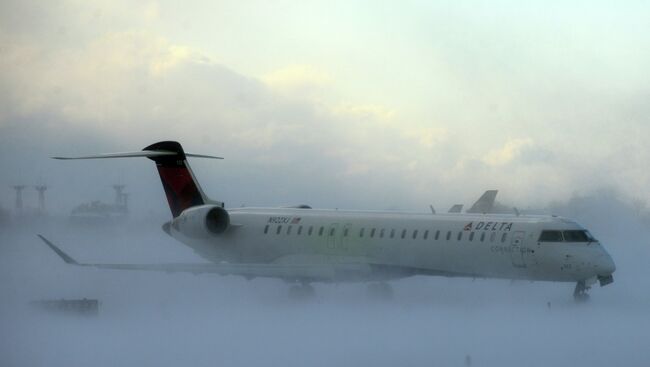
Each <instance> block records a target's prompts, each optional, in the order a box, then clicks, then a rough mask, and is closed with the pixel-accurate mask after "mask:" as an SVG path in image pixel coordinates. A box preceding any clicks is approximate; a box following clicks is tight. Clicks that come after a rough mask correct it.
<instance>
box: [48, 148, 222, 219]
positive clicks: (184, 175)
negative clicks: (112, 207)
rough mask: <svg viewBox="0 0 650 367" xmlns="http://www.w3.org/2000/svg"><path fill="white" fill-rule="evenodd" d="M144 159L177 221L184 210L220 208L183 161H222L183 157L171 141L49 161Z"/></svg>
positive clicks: (198, 156) (213, 157) (185, 154)
mask: <svg viewBox="0 0 650 367" xmlns="http://www.w3.org/2000/svg"><path fill="white" fill-rule="evenodd" d="M133 157H146V158H149V159H151V160H152V161H154V162H156V167H157V168H158V174H159V175H160V180H161V182H162V185H163V188H164V190H165V195H166V196H167V202H168V203H169V209H170V210H171V212H172V215H173V216H174V218H175V217H177V216H178V215H180V214H181V212H182V211H183V210H185V209H187V208H190V207H193V206H198V205H204V204H216V205H220V206H222V207H223V206H224V205H223V203H222V202H218V201H213V200H210V199H209V198H208V197H207V196H206V195H205V194H204V193H203V190H202V189H201V186H200V185H199V183H198V181H197V180H196V178H195V177H194V174H193V173H192V169H191V168H190V165H189V163H188V162H187V157H197V158H212V159H223V158H221V157H215V156H209V155H203V154H192V153H185V151H184V150H183V147H182V146H181V145H180V144H179V143H178V142H175V141H161V142H158V143H155V144H151V145H149V146H148V147H146V148H144V149H143V150H142V151H138V152H123V153H108V154H98V155H89V156H81V157H52V158H54V159H65V160H69V159H104V158H133Z"/></svg>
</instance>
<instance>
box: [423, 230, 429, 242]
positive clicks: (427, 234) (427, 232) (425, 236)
mask: <svg viewBox="0 0 650 367" xmlns="http://www.w3.org/2000/svg"><path fill="white" fill-rule="evenodd" d="M428 237H429V230H428V229H427V230H426V231H424V237H422V239H424V240H426V239H427V238H428Z"/></svg>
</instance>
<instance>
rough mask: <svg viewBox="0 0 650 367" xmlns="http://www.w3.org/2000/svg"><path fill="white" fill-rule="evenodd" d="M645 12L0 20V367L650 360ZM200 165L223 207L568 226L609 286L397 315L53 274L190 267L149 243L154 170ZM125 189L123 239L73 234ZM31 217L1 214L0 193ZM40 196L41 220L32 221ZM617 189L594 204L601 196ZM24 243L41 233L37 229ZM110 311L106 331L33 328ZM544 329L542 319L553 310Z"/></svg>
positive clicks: (520, 286) (464, 294)
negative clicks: (182, 163)
mask: <svg viewBox="0 0 650 367" xmlns="http://www.w3.org/2000/svg"><path fill="white" fill-rule="evenodd" d="M648 14H650V6H649V5H648V2H647V1H626V2H598V1H595V2H579V1H576V2H548V1H527V2H521V1H512V0H500V1H494V2H493V1H490V2H460V1H423V2H420V1H416V0H414V1H404V2H392V3H379V2H375V1H373V2H364V1H328V2H317V1H304V2H296V1H291V2H284V1H273V2H268V1H255V0H253V1H251V2H248V1H247V2H242V1H239V0H236V1H230V0H222V1H221V0H220V1H211V0H210V1H202V0H197V1H194V2H188V3H186V2H182V3H180V2H179V3H178V4H177V3H176V2H175V1H171V0H161V1H155V0H151V1H145V2H137V4H136V3H135V2H132V1H121V0H110V1H92V2H81V1H76V0H60V1H46V2H45V1H32V0H20V1H12V0H5V1H0V366H93V367H94V366H142V365H145V366H147V365H156V366H177V365H190V366H215V365H223V366H305V365H308V366H338V365H343V366H363V365H376V366H394V365H400V366H401V365H404V366H464V365H466V362H467V357H468V356H469V359H470V360H471V364H472V365H473V366H582V365H584V366H608V367H609V366H612V365H624V366H645V365H647V361H648V360H650V349H648V347H647V345H648V340H650V292H649V290H650V277H649V275H650V271H649V270H648V268H649V267H648V256H649V255H650V247H649V246H648V235H649V234H650V228H649V226H650V224H649V223H650V219H649V214H648V209H647V208H646V207H645V206H644V205H643V200H648V199H650V184H649V182H650V170H648V166H649V165H648V161H650V145H649V144H648V143H647V138H648V136H650V109H649V108H648V106H649V104H648V100H649V98H648V97H649V96H650V88H649V87H650V73H648V67H647V66H648V65H650V44H649V40H650V37H649V36H648V35H649V34H650V21H648ZM167 139H169V140H178V141H180V142H181V143H182V144H183V145H184V147H185V148H186V149H187V151H191V152H195V153H204V154H214V155H223V156H224V157H226V159H225V160H224V161H207V160H198V159H192V160H191V164H192V167H193V169H194V172H195V173H196V175H197V177H198V179H199V180H200V182H201V183H202V185H203V188H204V189H205V191H206V192H207V194H208V195H209V196H211V197H212V198H214V199H217V200H223V201H225V202H226V205H227V206H229V207H239V206H241V205H255V206H279V205H295V204H302V203H305V204H310V205H313V206H314V207H319V208H350V209H380V210H383V209H400V210H402V209H403V210H413V211H428V206H429V204H433V205H434V206H435V208H436V209H437V210H438V211H439V212H440V211H445V210H446V209H447V208H449V207H450V206H451V205H452V204H455V203H465V204H466V205H468V204H471V202H472V201H473V200H475V199H476V198H477V197H478V196H479V195H480V194H481V192H482V191H483V190H487V189H499V190H500V193H499V198H498V199H499V200H500V201H502V202H504V203H508V204H509V205H507V206H508V207H512V206H517V207H518V208H519V209H521V210H522V211H524V210H527V209H530V210H534V209H535V208H544V209H545V211H548V212H553V213H556V214H563V215H566V216H568V217H571V218H574V219H576V220H578V221H579V222H581V223H582V224H584V225H585V226H586V227H587V228H589V229H590V230H591V231H592V232H593V233H594V234H595V235H596V236H597V237H598V238H599V239H601V240H602V242H603V244H604V245H605V247H606V248H607V249H608V250H609V251H610V253H611V255H612V256H613V258H614V260H615V262H616V264H617V271H616V273H615V274H614V278H615V281H614V283H613V284H612V285H609V286H607V287H604V288H599V287H595V288H594V289H592V291H591V295H592V299H591V301H590V302H589V303H587V304H580V305H577V304H575V303H574V302H573V299H572V296H571V294H572V291H573V286H574V285H573V284H568V283H566V284H564V283H530V282H514V283H511V282H509V281H502V280H484V279H475V280H472V279H447V278H427V277H415V278H411V279H405V280H400V281H394V282H391V284H392V286H393V288H394V290H395V299H394V300H391V301H387V302H374V301H370V300H368V299H366V296H365V293H366V290H365V285H364V284H317V285H316V286H315V287H316V293H317V295H316V298H315V299H314V300H311V301H307V302H293V301H290V300H289V299H288V297H287V296H286V293H287V285H286V284H283V283H282V282H280V281H276V280H268V279H253V280H250V281H248V280H245V279H241V278H234V277H218V276H211V275H188V274H160V273H146V272H131V271H122V272H120V271H110V270H98V269H88V268H79V267H72V266H68V265H66V264H64V263H63V262H62V261H61V260H60V259H59V258H58V257H57V256H56V255H55V254H54V253H52V252H51V251H50V250H49V249H48V248H47V247H45V246H44V244H43V243H41V242H40V241H39V240H38V239H37V237H36V234H37V233H42V234H44V235H45V236H47V237H49V238H50V239H51V240H53V241H54V242H55V243H57V244H59V245H60V246H61V247H62V248H63V249H64V250H65V251H68V252H69V253H70V254H71V255H73V256H74V257H76V258H78V259H79V260H81V261H87V262H111V263H138V262H143V263H164V262H194V261H201V259H199V258H197V256H195V255H194V254H193V253H192V252H191V251H190V250H188V249H187V248H186V247H184V246H183V245H182V244H180V243H177V242H175V241H174V240H172V239H170V238H168V237H167V236H166V235H165V234H164V233H163V232H162V231H161V229H160V225H161V224H162V223H163V222H164V221H165V220H168V219H169V209H168V207H167V205H166V202H165V200H164V192H163V190H162V187H161V185H160V180H159V178H158V177H157V173H156V171H155V168H154V166H153V164H152V163H151V162H150V161H148V160H146V159H141V160H137V159H136V160H111V161H74V162H60V161H54V160H51V159H49V158H48V157H50V156H54V155H83V154H92V153H104V152H114V151H131V150H138V149H142V148H143V147H145V146H147V145H149V144H151V143H154V142H156V141H159V140H167ZM114 183H122V184H126V185H127V188H126V190H127V192H128V193H130V194H131V196H130V205H131V217H130V220H129V222H128V224H127V225H126V226H125V228H120V229H98V228H94V229H93V228H78V227H75V226H71V225H70V224H69V223H68V220H67V217H68V215H69V213H70V211H71V210H72V208H74V207H75V206H77V205H79V204H81V203H84V202H89V201H91V200H101V201H103V202H112V200H113V191H112V189H111V187H110V186H111V185H112V184H114ZM16 184H25V185H29V186H30V187H28V188H27V189H26V190H25V192H24V205H25V207H26V209H25V212H27V214H26V215H25V216H24V217H19V216H18V217H13V218H10V220H9V221H8V222H7V221H5V219H6V218H5V213H7V214H13V213H12V207H13V201H14V192H13V190H12V189H11V187H10V186H11V185H16ZM35 184H46V185H48V186H49V189H48V191H47V193H46V206H47V213H48V215H47V216H46V219H43V218H41V219H35V218H34V217H33V216H32V215H33V214H34V212H35V208H36V206H37V195H36V191H35V190H34V189H33V188H32V187H31V186H33V185H35ZM603 188H606V189H603ZM30 218H31V219H30ZM84 297H86V298H96V299H99V300H100V301H101V302H102V304H101V308H100V315H99V316H98V317H97V318H83V317H73V316H72V317H71V316H63V315H55V314H50V313H43V312H38V311H37V310H34V309H32V308H31V307H29V302H31V301H35V300H41V299H61V298H66V299H72V298H84ZM549 303H550V308H549V307H548V304H549Z"/></svg>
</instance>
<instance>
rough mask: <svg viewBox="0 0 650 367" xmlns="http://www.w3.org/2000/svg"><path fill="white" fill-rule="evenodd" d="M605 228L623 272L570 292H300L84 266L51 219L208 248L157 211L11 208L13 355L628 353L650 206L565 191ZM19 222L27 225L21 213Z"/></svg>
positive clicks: (301, 360) (247, 360)
mask: <svg viewBox="0 0 650 367" xmlns="http://www.w3.org/2000/svg"><path fill="white" fill-rule="evenodd" d="M545 210H550V211H553V212H555V213H558V214H564V215H571V216H572V218H574V219H576V220H578V221H580V222H581V223H582V224H583V225H585V226H586V227H587V228H589V229H590V230H591V231H592V233H593V234H594V235H595V236H597V237H598V238H599V239H600V240H601V241H602V242H603V244H604V245H605V246H606V248H607V249H608V250H609V251H610V253H611V255H612V256H613V258H614V260H615V261H616V264H617V271H616V273H615V274H614V277H615V282H614V283H613V284H611V285H608V286H606V287H603V288H600V287H598V286H595V287H594V288H592V290H591V292H590V294H591V296H592V297H591V300H590V301H589V302H587V303H584V304H577V303H575V302H574V301H573V297H572V291H573V286H574V285H573V284H568V283H547V282H527V281H526V282H524V281H518V282H510V281H505V280H487V279H456V278H453V279H452V278H436V277H413V278H408V279H403V280H398V281H392V282H390V283H391V285H392V287H393V289H394V292H395V295H394V298H393V299H391V300H384V301H378V300H372V299H370V298H368V297H367V294H366V288H365V285H364V284H315V289H316V296H315V297H314V298H313V299H309V300H294V299H291V298H289V297H288V296H287V289H288V285H287V284H285V283H283V282H281V281H278V280H270V279H253V280H245V279H243V278H239V277H231V276H215V275H189V274H180V273H176V274H165V273H150V272H141V271H116V270H101V269H93V268H82V267H74V266H69V265H66V264H64V263H63V262H62V261H61V260H60V259H59V258H58V257H57V256H56V255H55V254H54V253H53V252H51V251H50V250H49V249H48V248H47V247H46V246H45V245H44V244H43V243H41V242H40V240H38V239H37V237H36V233H43V234H45V235H46V236H47V237H49V238H50V239H51V240H53V241H54V242H55V243H57V244H59V245H61V247H62V248H63V249H64V250H65V251H67V252H68V253H70V254H71V255H72V256H73V257H75V258H76V259H78V260H80V261H84V262H106V263H138V262H139V263H164V262H200V261H201V260H200V259H199V258H197V257H196V256H195V255H194V254H193V253H191V251H190V250H189V249H187V248H185V247H184V246H183V245H182V244H180V243H177V242H176V241H174V240H173V239H171V238H169V237H167V236H166V235H165V234H164V233H163V232H162V231H161V230H160V227H159V223H157V222H156V220H147V219H144V218H138V217H132V218H130V220H129V221H128V222H127V223H123V224H120V225H116V226H109V225H107V226H103V227H99V228H98V227H87V226H78V225H74V224H71V223H70V222H69V220H68V218H67V217H66V216H64V215H60V216H55V215H52V216H49V217H48V218H45V219H44V218H41V220H40V222H38V223H36V222H33V221H34V219H33V218H32V219H30V218H28V217H23V218H20V217H14V218H12V222H10V223H11V224H12V225H11V226H9V225H5V226H4V227H3V229H2V232H1V233H2V234H1V237H0V246H1V247H0V294H2V297H1V298H0V311H1V312H0V324H1V325H2V328H1V329H0V340H1V343H0V355H1V356H2V357H1V358H2V365H3V366H25V365H30V366H41V365H42V366H70V365H90V366H114V365H122V366H137V365H159V366H177V365H193V366H213V365H228V366H250V365H262V366H278V365H284V366H304V365H315V366H331V365H346V366H356V365H370V364H373V365H378V366H392V365H410V366H431V365H434V366H436V365H438V366H466V365H473V366H522V365H525V366H548V365H557V366H576V365H584V366H611V365H613V364H617V363H624V364H625V365H626V366H642V365H645V364H646V362H647V360H648V358H650V352H649V351H648V349H647V340H648V338H649V337H650V293H648V292H647V290H648V289H650V288H649V286H650V280H648V270H647V269H648V268H647V259H648V255H650V247H649V246H648V241H647V238H648V235H649V234H650V227H649V223H650V220H649V219H650V215H649V214H648V212H647V210H646V209H645V208H644V207H643V205H640V204H638V203H637V204H636V205H633V204H627V203H625V202H624V201H622V200H621V199H620V198H619V196H618V195H617V194H616V193H615V191H614V190H603V191H601V192H599V193H598V194H594V195H592V196H582V197H578V196H576V197H574V198H572V199H571V200H569V201H567V202H564V203H561V202H555V203H552V204H550V205H549V207H548V208H546V209H545ZM19 224H22V226H19ZM81 298H89V299H98V300H100V302H101V304H100V310H99V314H98V316H96V317H92V316H82V315H76V314H74V313H73V314H58V313H56V312H47V311H44V310H40V309H38V308H35V307H33V305H30V302H31V301H35V300H43V299H81Z"/></svg>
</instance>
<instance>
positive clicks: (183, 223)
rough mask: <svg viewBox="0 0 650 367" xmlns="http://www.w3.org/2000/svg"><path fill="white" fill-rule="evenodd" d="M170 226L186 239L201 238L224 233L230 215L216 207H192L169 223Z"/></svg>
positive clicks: (228, 224)
mask: <svg viewBox="0 0 650 367" xmlns="http://www.w3.org/2000/svg"><path fill="white" fill-rule="evenodd" d="M171 226H172V227H173V228H174V229H175V230H176V231H178V232H180V233H182V234H183V235H185V236H187V237H193V238H201V237H209V236H216V235H220V234H222V233H224V232H225V231H226V230H227V229H228V227H229V226H230V215H229V214H228V212H227V211H226V209H224V208H222V207H220V206H217V205H201V206H194V207H191V208H187V209H185V210H183V212H182V213H181V214H180V215H179V216H178V217H176V218H174V220H172V222H171Z"/></svg>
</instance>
